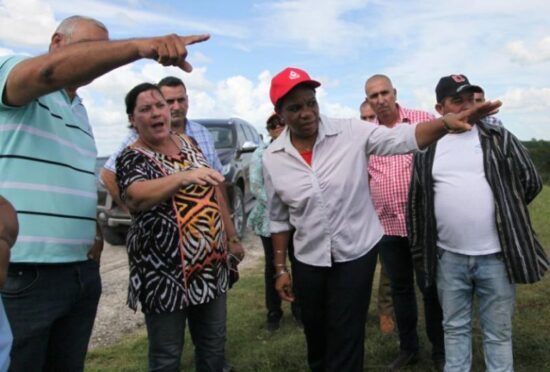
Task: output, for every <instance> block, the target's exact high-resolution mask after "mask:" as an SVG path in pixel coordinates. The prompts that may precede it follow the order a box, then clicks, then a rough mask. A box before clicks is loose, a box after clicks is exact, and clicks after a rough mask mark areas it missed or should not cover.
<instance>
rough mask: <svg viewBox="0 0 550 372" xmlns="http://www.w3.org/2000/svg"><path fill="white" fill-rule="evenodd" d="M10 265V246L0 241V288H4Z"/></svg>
mask: <svg viewBox="0 0 550 372" xmlns="http://www.w3.org/2000/svg"><path fill="white" fill-rule="evenodd" d="M9 264H10V246H9V245H8V243H7V242H6V241H5V240H3V239H0V288H2V287H4V283H5V282H6V278H7V276H8V266H9Z"/></svg>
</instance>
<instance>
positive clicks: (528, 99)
mask: <svg viewBox="0 0 550 372" xmlns="http://www.w3.org/2000/svg"><path fill="white" fill-rule="evenodd" d="M72 14H82V15H87V16H91V17H95V18H97V19H99V20H101V21H103V22H104V23H105V24H106V25H107V27H108V28H109V30H110V36H111V38H113V39H120V38H129V37H140V36H141V37H142V36H158V35H164V34H167V33H178V34H183V35H186V34H194V33H210V34H211V35H212V37H211V40H209V41H208V42H206V43H202V44H198V45H194V46H191V47H190V48H189V52H190V53H189V61H190V62H191V63H192V64H193V66H194V67H195V70H194V71H193V73H191V74H185V73H183V72H181V71H178V70H177V69H174V68H164V67H162V66H160V65H157V64H155V63H154V62H151V61H144V62H139V63H134V64H132V65H129V66H125V67H123V68H120V69H118V70H115V71H114V72H111V73H109V74H107V75H106V76H104V77H102V78H99V79H97V80H96V81H95V82H94V83H92V84H91V85H90V86H88V87H85V88H82V89H81V90H80V91H79V93H80V94H81V96H82V97H83V98H84V99H85V103H86V105H87V107H88V112H89V116H90V120H91V122H92V125H93V126H94V132H95V135H96V138H97V143H98V149H99V152H100V153H101V154H108V153H109V152H110V151H112V150H113V148H115V147H116V145H117V143H118V142H119V141H120V140H121V138H122V137H124V134H125V131H126V125H127V119H126V117H125V115H124V106H123V97H124V95H125V93H126V92H127V91H128V90H129V89H130V88H131V87H132V86H134V85H135V84H137V83H140V82H142V81H152V82H156V81H158V80H159V79H160V78H162V77H164V76H166V75H168V74H170V75H174V74H175V75H177V76H180V77H182V78H183V79H184V81H185V82H186V83H187V86H188V91H189V94H190V104H191V108H190V112H189V117H191V118H198V117H228V116H238V117H242V118H243V119H245V120H248V121H249V122H251V123H252V124H253V125H255V126H256V127H257V128H258V129H259V130H260V131H263V127H264V122H265V119H266V118H267V116H268V115H269V114H270V112H271V110H272V107H271V104H270V102H269V95H268V90H269V82H270V80H271V77H272V76H273V75H274V74H276V73H277V72H278V71H280V70H281V69H283V68H284V67H287V66H296V67H300V68H303V69H305V70H306V71H308V72H309V73H310V74H311V76H312V77H313V78H315V79H318V80H320V81H321V82H322V83H323V85H322V87H321V88H319V90H318V98H319V101H320V105H321V111H322V112H323V113H325V114H328V115H330V116H336V117H349V116H358V106H359V104H360V102H361V101H362V99H363V98H364V90H363V86H364V82H365V80H366V78H368V77H369V76H371V75H373V74H376V73H384V74H387V75H388V76H390V78H391V79H392V80H393V83H394V86H395V87H396V88H397V91H398V95H397V98H398V102H400V103H401V104H402V105H404V106H407V107H410V108H417V109H423V110H426V111H430V112H433V111H434V110H433V106H434V103H435V94H434V87H435V85H436V84H437V81H438V80H439V78H440V77H441V76H444V75H449V74H453V73H464V74H466V75H467V76H468V77H469V78H470V81H471V82H472V83H476V84H479V85H481V86H483V87H484V88H485V90H486V96H487V97H488V98H490V99H501V100H502V101H503V102H504V105H503V107H502V109H501V112H500V113H499V114H498V117H499V118H501V119H502V121H503V122H504V124H505V126H506V127H507V128H508V129H510V130H511V131H512V132H513V133H514V134H516V135H517V136H518V137H519V138H520V139H525V140H527V139H531V138H537V139H546V140H550V22H548V21H547V19H546V18H547V15H548V14H550V2H548V1H543V0H536V1H535V0H523V1H521V2H520V1H517V0H513V1H512V0H501V1H469V2H464V1H436V0H423V1H421V2H420V1H379V0H374V1H365V0H362V1H360V0H334V1H325V0H300V1H288V0H287V1H261V0H256V1H212V0H201V1H175V0H174V1H149V0H127V1H100V0H97V1H96V0H94V1H76V0H72V1H68V0H51V1H47V0H0V55H2V54H10V53H28V54H32V55H37V54H40V53H43V52H44V51H46V50H47V46H48V43H49V38H50V36H51V34H52V33H53V31H54V30H55V27H56V26H57V24H58V23H59V21H61V20H62V19H63V18H65V17H66V16H69V15H72Z"/></svg>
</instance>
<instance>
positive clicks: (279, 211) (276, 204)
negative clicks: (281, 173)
mask: <svg viewBox="0 0 550 372" xmlns="http://www.w3.org/2000/svg"><path fill="white" fill-rule="evenodd" d="M263 165H264V166H263V168H264V169H263V171H264V182H265V190H266V193H267V210H268V216H269V228H270V230H271V233H272V234H276V233H279V232H283V231H290V230H291V229H292V225H290V222H289V218H290V215H289V212H288V206H287V205H286V204H284V203H283V201H282V200H281V199H280V198H279V195H277V193H276V192H275V188H274V187H273V181H272V180H271V176H270V174H269V165H267V164H266V162H265V158H264V162H263Z"/></svg>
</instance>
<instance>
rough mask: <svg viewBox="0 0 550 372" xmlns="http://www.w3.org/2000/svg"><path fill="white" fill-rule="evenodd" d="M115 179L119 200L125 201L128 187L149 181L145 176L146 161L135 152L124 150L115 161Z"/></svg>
mask: <svg viewBox="0 0 550 372" xmlns="http://www.w3.org/2000/svg"><path fill="white" fill-rule="evenodd" d="M116 178H117V183H118V188H119V189H120V198H121V199H122V200H123V201H125V200H126V198H127V194H126V190H127V189H128V187H129V186H130V185H131V184H132V183H134V182H139V181H145V180H149V179H151V177H148V176H147V159H146V157H145V156H144V155H143V154H141V153H139V152H138V151H136V150H133V149H131V148H126V149H125V150H124V151H122V153H121V154H120V155H119V156H118V158H117V159H116Z"/></svg>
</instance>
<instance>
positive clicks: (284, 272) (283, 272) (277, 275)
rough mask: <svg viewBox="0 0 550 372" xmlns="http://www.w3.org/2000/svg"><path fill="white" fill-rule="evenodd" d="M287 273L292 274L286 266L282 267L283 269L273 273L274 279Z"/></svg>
mask: <svg viewBox="0 0 550 372" xmlns="http://www.w3.org/2000/svg"><path fill="white" fill-rule="evenodd" d="M285 274H288V275H290V273H289V272H288V270H287V269H286V268H284V269H282V270H281V271H279V272H278V273H276V274H275V275H273V279H277V278H278V277H280V276H283V275H285Z"/></svg>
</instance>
